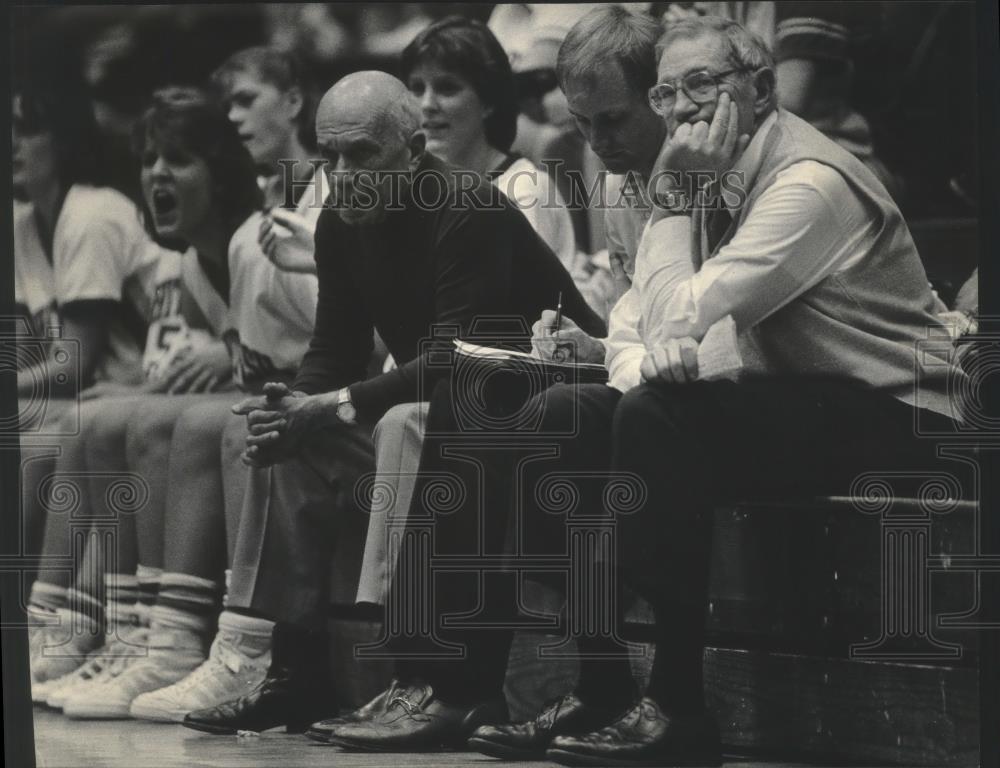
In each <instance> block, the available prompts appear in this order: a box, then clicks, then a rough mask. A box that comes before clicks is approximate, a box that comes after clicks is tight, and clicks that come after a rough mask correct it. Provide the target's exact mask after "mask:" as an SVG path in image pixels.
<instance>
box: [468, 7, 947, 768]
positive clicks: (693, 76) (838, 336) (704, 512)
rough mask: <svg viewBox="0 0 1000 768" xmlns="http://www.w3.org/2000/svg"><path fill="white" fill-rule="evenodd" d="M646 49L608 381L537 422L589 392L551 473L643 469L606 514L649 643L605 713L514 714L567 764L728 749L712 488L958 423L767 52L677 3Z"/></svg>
mask: <svg viewBox="0 0 1000 768" xmlns="http://www.w3.org/2000/svg"><path fill="white" fill-rule="evenodd" d="M571 34H572V33H571ZM657 52H658V62H659V63H658V67H657V83H656V84H655V85H654V86H653V87H652V88H651V89H650V90H649V102H650V105H651V106H652V108H653V110H654V111H655V112H656V113H658V114H659V115H661V116H662V118H663V121H664V124H665V126H666V130H667V136H668V138H667V141H666V142H665V143H664V145H663V148H662V150H661V151H660V153H659V157H658V158H657V160H656V162H655V164H654V167H653V170H652V173H651V174H650V177H649V182H650V190H651V193H652V198H653V201H654V203H655V205H654V209H653V213H652V216H651V217H650V221H649V224H648V225H647V226H646V228H645V231H644V233H643V236H642V240H641V243H640V245H639V249H638V254H637V256H636V260H635V271H634V275H633V277H632V284H631V288H630V289H629V290H628V292H627V293H626V294H625V295H624V296H623V297H622V299H621V300H620V301H619V302H618V304H617V305H616V306H615V308H614V310H613V311H612V314H611V318H610V334H609V337H608V339H607V340H606V341H605V346H606V348H607V357H606V363H607V367H608V370H609V373H610V384H611V386H610V387H608V388H605V389H604V390H603V391H602V390H601V388H600V387H599V386H596V385H587V386H584V387H581V388H578V389H577V390H576V391H575V392H573V393H564V394H567V396H566V397H560V396H559V395H558V394H554V393H553V390H550V391H549V392H548V393H546V397H547V400H548V402H547V406H546V408H547V411H546V417H545V418H546V421H545V423H544V424H543V429H545V428H548V427H552V426H553V425H554V424H555V422H557V421H558V420H559V418H561V417H563V418H566V417H567V414H568V413H571V411H572V409H571V408H569V407H568V406H567V407H566V408H563V410H564V411H565V413H562V414H560V413H559V410H560V408H559V407H558V406H559V405H560V404H562V405H566V404H567V403H572V402H576V403H577V404H579V405H581V406H582V405H586V407H587V412H586V416H585V418H582V419H581V420H580V422H579V430H578V432H576V433H575V434H574V435H573V439H572V441H568V442H567V443H566V446H565V447H564V450H563V451H562V453H561V454H560V457H559V458H558V459H555V461H557V462H560V463H559V464H558V471H566V472H569V471H572V470H575V469H579V468H580V467H579V466H577V465H576V464H573V463H572V462H573V461H574V460H576V461H578V462H581V461H583V458H581V457H589V459H588V466H589V467H590V468H593V457H594V456H597V455H602V456H605V457H607V458H606V459H605V460H606V461H607V462H608V463H607V464H605V466H608V465H610V470H611V475H612V476H615V475H616V473H628V475H629V476H631V477H641V478H643V480H644V482H645V488H644V494H643V495H642V500H641V503H640V504H639V505H638V508H637V509H636V510H634V511H633V512H632V513H631V514H628V515H623V516H621V518H620V519H619V520H618V521H617V544H618V553H617V562H618V564H619V567H620V569H621V572H622V574H623V575H624V577H625V579H626V580H627V582H628V583H630V584H631V586H632V587H633V588H634V589H635V590H636V591H637V592H638V593H639V594H641V595H642V596H643V597H645V598H646V599H647V600H648V601H649V602H650V604H651V605H652V607H653V609H654V612H655V618H656V622H655V629H654V633H655V634H654V639H655V647H656V657H655V662H654V664H653V668H652V672H651V676H650V680H649V684H648V687H647V689H646V691H645V694H644V695H643V696H642V697H641V698H640V699H639V700H638V701H637V702H635V703H634V705H633V706H632V707H630V708H628V709H627V710H626V711H625V712H624V713H623V714H622V715H621V716H620V717H618V718H617V719H616V720H614V722H612V723H611V724H609V725H607V726H605V727H603V728H601V729H599V730H596V731H593V732H590V733H586V734H581V733H573V732H567V730H568V729H567V730H562V731H561V735H554V732H555V733H560V731H558V730H555V731H554V729H552V728H551V727H548V726H547V725H546V724H547V723H549V722H550V721H551V722H558V721H559V714H560V713H559V712H558V711H555V712H554V713H549V715H548V716H547V719H546V720H545V722H544V723H543V722H542V719H541V718H540V719H539V720H538V721H536V723H535V724H534V725H533V727H532V728H531V729H529V730H530V731H531V733H532V734H534V733H535V732H538V731H541V730H547V731H548V733H549V735H550V737H551V738H550V739H548V747H547V750H546V751H545V755H546V757H548V758H549V759H551V760H554V761H556V762H560V763H563V764H566V765H718V764H719V763H720V762H721V757H720V746H719V736H718V731H717V728H716V725H715V723H714V721H713V719H712V717H711V716H710V715H709V714H708V713H707V712H706V710H705V706H704V697H703V682H702V670H701V664H702V653H703V650H704V644H705V635H704V625H705V618H704V610H705V604H706V602H707V593H708V574H709V564H710V553H711V536H712V514H711V511H712V507H713V505H715V504H717V503H722V502H732V501H738V500H740V499H745V498H746V497H748V496H752V497H762V496H764V495H765V494H767V495H768V496H769V497H773V495H774V494H778V495H779V497H780V496H784V497H788V496H789V495H790V494H823V493H827V494H843V493H846V492H848V491H849V488H850V484H851V481H852V480H853V479H854V478H855V477H857V476H858V475H859V474H860V473H862V472H865V471H869V470H873V469H878V470H890V471H891V470H893V469H907V470H913V469H915V468H918V467H924V466H930V465H932V463H933V462H934V461H935V459H934V457H933V446H929V445H927V444H926V442H925V443H920V442H919V441H918V440H917V439H915V438H914V424H920V425H921V426H922V427H924V428H929V429H930V430H932V431H933V432H934V433H937V431H938V430H941V431H942V432H947V431H954V430H956V429H960V428H961V404H960V403H953V402H952V401H951V398H950V396H949V391H962V377H963V374H962V373H961V371H959V370H958V369H957V368H956V367H955V366H954V365H953V364H952V363H951V362H950V361H949V360H945V359H942V358H937V357H933V356H931V355H929V354H928V353H927V351H926V349H921V350H918V344H919V342H920V341H921V340H922V339H927V337H928V334H929V333H940V334H944V329H943V328H942V326H941V325H940V323H939V322H938V320H937V319H936V317H935V315H934V310H935V301H934V297H933V295H932V293H931V291H930V289H929V287H928V284H927V277H926V275H925V273H924V270H923V267H922V265H921V263H920V259H919V257H918V255H917V252H916V249H915V247H914V245H913V241H912V239H911V237H910V234H909V232H908V230H907V228H906V224H905V223H904V221H903V219H902V217H901V215H900V213H899V210H898V209H897V208H896V206H895V204H894V203H893V202H892V199H891V198H890V197H889V195H888V193H887V192H886V191H885V188H884V187H883V186H882V185H881V183H880V182H879V181H878V180H877V178H876V177H875V176H874V175H873V174H872V172H871V171H870V170H869V169H868V168H867V167H865V166H864V165H863V164H862V163H861V162H860V161H859V160H858V159H857V158H855V157H853V156H851V155H850V154H849V153H847V152H846V151H844V150H843V149H841V148H840V147H838V146H837V145H836V144H834V143H833V142H832V141H830V140H829V139H827V138H825V137H824V136H823V135H822V134H821V133H819V132H818V131H817V130H816V129H814V128H813V127H811V126H810V125H808V124H807V123H805V122H804V121H802V120H800V119H799V118H797V117H795V116H794V115H791V114H790V113H787V112H785V111H784V110H782V109H780V108H778V107H777V105H776V97H775V74H774V65H773V61H772V58H771V54H770V52H769V51H768V49H767V47H766V45H765V44H764V43H763V42H762V41H761V40H760V39H759V38H758V37H756V36H755V35H753V34H751V33H749V32H747V31H746V30H745V29H743V28H742V27H741V26H739V25H738V24H736V23H734V22H731V21H728V20H725V19H721V18H715V17H703V18H697V19H690V20H685V21H682V22H678V23H676V24H673V25H671V26H670V27H669V28H668V30H667V31H666V33H665V34H664V35H663V37H662V38H661V39H660V42H659V43H658V45H657ZM727 326H728V327H734V328H735V331H736V334H735V337H733V336H730V337H729V338H730V339H735V340H734V346H735V348H736V349H737V350H738V353H739V354H738V358H739V359H740V365H741V369H740V370H739V372H738V374H736V375H734V376H729V377H727V378H713V377H712V376H707V375H706V374H708V370H707V366H702V365H701V363H702V361H703V360H707V355H705V354H704V353H706V352H707V351H708V350H707V348H708V347H709V346H711V344H710V342H709V340H708V337H709V336H711V337H712V338H713V339H718V338H726V337H725V334H723V335H722V336H720V335H719V334H717V333H716V334H713V333H712V332H711V329H714V328H725V327H727ZM706 379H709V380H706ZM949 380H950V383H951V389H950V388H949ZM547 470H548V471H550V472H551V471H552V467H551V466H550V467H548V468H547ZM571 482H572V481H571ZM581 490H583V489H582V488H581ZM529 495H530V494H529ZM582 496H583V494H581V498H582ZM581 503H583V501H581ZM587 503H593V504H599V503H600V500H597V501H591V502H587ZM530 511H531V510H529V512H530ZM599 512H600V510H598V513H599ZM529 517H530V515H527V514H526V515H525V519H526V520H527V519H528V518H529ZM538 517H539V518H541V517H544V515H538ZM569 609H572V606H569ZM522 730H523V729H522ZM553 731H554V732H553ZM525 733H526V732H525ZM519 735H521V731H516V730H514V727H512V726H497V727H493V728H492V729H485V728H481V729H480V730H479V731H477V733H476V734H475V736H474V737H473V739H472V740H471V741H470V745H472V746H474V747H475V748H478V749H481V750H482V751H484V752H487V753H489V754H494V755H498V756H504V752H505V751H506V753H507V755H508V756H514V753H513V750H512V749H510V747H511V746H514V742H515V741H516V739H514V737H515V736H519ZM521 740H522V741H525V742H526V741H527V739H526V738H522V739H521ZM501 747H502V748H501Z"/></svg>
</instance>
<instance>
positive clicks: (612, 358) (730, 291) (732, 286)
mask: <svg viewBox="0 0 1000 768" xmlns="http://www.w3.org/2000/svg"><path fill="white" fill-rule="evenodd" d="M775 120H776V114H774V113H772V114H771V115H770V116H769V117H768V118H767V119H766V120H765V121H764V123H763V124H762V125H761V127H760V128H759V129H758V131H757V133H756V134H755V135H754V138H753V139H752V140H751V142H750V145H749V146H748V147H747V149H746V151H745V152H744V153H743V155H742V156H741V157H740V159H739V161H738V162H737V164H736V166H735V167H734V170H735V171H738V172H739V171H743V172H744V173H746V175H747V176H751V173H749V172H750V171H752V170H754V169H756V168H757V167H759V165H760V163H761V160H762V151H763V147H764V142H765V138H766V136H767V134H768V132H769V130H770V129H771V128H772V127H773V125H774V123H775ZM737 217H738V210H737V211H733V218H734V219H736V218H737ZM691 227H692V219H691V217H690V216H682V215H675V216H668V217H667V218H664V219H661V220H660V221H658V222H656V223H655V224H653V225H652V226H647V227H646V230H645V232H644V233H643V237H642V241H641V242H640V245H639V252H638V254H637V256H636V266H635V275H634V276H633V281H632V287H631V289H630V290H629V291H628V292H627V293H626V294H625V295H624V296H623V297H622V299H621V300H620V301H619V302H618V303H617V304H616V305H615V307H614V309H613V310H612V312H611V317H610V319H609V333H608V339H607V343H606V349H607V355H606V359H605V360H606V365H607V368H608V371H609V375H610V381H609V383H610V385H611V386H613V387H615V388H616V389H618V390H620V391H622V392H625V391H628V390H629V389H631V388H632V387H634V386H637V385H638V384H640V383H641V381H642V379H641V376H640V373H639V369H640V365H641V364H642V360H643V358H644V357H645V356H646V352H647V350H648V349H649V348H651V347H652V346H653V345H655V344H656V343H659V342H661V341H662V340H664V339H668V338H683V337H686V336H690V337H692V338H694V339H696V340H698V341H700V340H701V339H702V337H703V336H704V335H705V332H706V331H707V330H708V329H709V328H710V327H711V326H712V325H713V324H714V323H715V322H716V321H718V320H721V319H722V318H724V317H726V316H727V315H732V317H733V319H734V320H735V321H736V327H737V331H738V332H740V333H742V332H743V331H745V330H747V329H749V328H752V327H753V326H754V325H756V324H757V323H759V322H760V321H761V320H763V319H765V318H766V317H767V316H769V315H770V314H772V313H773V312H775V311H777V310H778V309H780V308H781V307H783V306H785V305H786V304H787V303H788V302H790V301H792V300H793V299H795V298H796V297H798V296H800V295H801V294H802V293H804V292H805V291H807V290H809V288H811V287H812V286H814V285H816V284H817V283H818V282H820V281H821V280H822V279H824V278H825V277H827V276H829V275H831V274H833V273H835V272H838V271H841V270H846V269H849V268H850V267H851V266H852V265H854V264H855V263H857V261H858V260H859V259H861V258H863V257H864V255H865V254H866V252H867V251H868V249H869V248H870V246H871V243H872V242H873V239H874V237H875V234H876V232H875V218H874V215H873V214H872V213H870V212H868V211H867V210H866V209H865V207H864V205H863V204H862V202H861V200H860V199H859V198H858V196H857V195H856V194H855V193H854V192H852V190H851V188H850V186H849V185H848V183H847V181H846V180H845V179H844V178H843V176H841V174H840V173H838V172H837V171H835V170H834V169H833V168H831V167H829V166H826V165H824V164H822V163H818V162H814V161H802V162H798V163H794V164H792V165H790V166H789V167H788V168H786V169H785V170H783V171H782V172H780V173H779V174H778V175H777V176H776V178H775V181H774V182H773V183H772V184H771V185H770V186H769V187H768V188H767V189H766V190H765V191H764V192H762V193H761V195H760V197H759V198H758V199H757V202H756V204H755V205H754V207H753V209H752V210H751V211H750V212H749V213H748V215H747V217H746V219H745V220H744V221H743V223H742V224H741V225H740V226H739V228H738V229H737V230H736V233H735V234H734V236H733V238H732V239H731V240H730V241H729V243H727V244H726V245H725V246H723V247H722V248H721V249H720V250H719V252H718V253H717V254H716V255H715V256H714V257H713V258H711V259H709V260H708V261H706V262H705V264H703V265H702V267H701V269H700V270H698V271H697V272H696V271H695V268H694V260H695V259H696V258H698V257H699V254H696V253H693V252H692V248H693V243H694V242H695V241H694V239H693V238H692V232H691Z"/></svg>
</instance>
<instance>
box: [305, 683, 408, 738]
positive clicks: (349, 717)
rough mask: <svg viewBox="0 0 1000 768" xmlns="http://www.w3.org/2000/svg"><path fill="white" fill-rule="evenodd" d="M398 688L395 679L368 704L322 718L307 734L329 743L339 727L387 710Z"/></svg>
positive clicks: (368, 718) (367, 718)
mask: <svg viewBox="0 0 1000 768" xmlns="http://www.w3.org/2000/svg"><path fill="white" fill-rule="evenodd" d="M398 690H399V680H396V679H393V680H392V682H391V683H389V687H388V688H386V689H385V690H384V691H382V692H381V693H380V694H379V695H378V696H376V697H375V698H374V699H372V700H371V701H369V702H368V703H367V704H365V705H363V706H361V707H358V708H357V709H355V710H353V711H351V712H347V713H345V714H343V715H337V717H331V718H329V719H328V720H320V721H319V722H317V723H313V724H312V725H310V726H309V729H308V730H307V731H306V736H308V737H309V738H310V739H312V740H313V741H321V742H323V743H324V744H329V743H330V737H331V736H332V735H333V732H334V731H335V730H336V729H337V727H339V726H341V725H346V724H347V723H356V722H359V721H361V720H370V719H371V718H373V717H375V716H376V715H380V714H382V713H383V712H385V710H386V707H387V706H388V705H389V701H390V700H391V699H392V697H393V696H395V695H396V692H397V691H398Z"/></svg>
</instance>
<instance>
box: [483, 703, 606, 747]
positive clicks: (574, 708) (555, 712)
mask: <svg viewBox="0 0 1000 768" xmlns="http://www.w3.org/2000/svg"><path fill="white" fill-rule="evenodd" d="M620 712H621V709H604V708H598V707H593V706H590V705H588V704H585V703H584V702H583V701H581V700H580V697H579V696H577V695H576V694H575V693H567V694H566V695H565V696H563V697H561V698H559V699H554V700H553V701H550V702H548V703H547V704H546V705H545V706H544V707H543V708H542V711H541V712H540V713H539V714H538V716H537V717H536V718H535V719H534V720H530V721H528V722H526V723H510V724H508V725H483V726H480V727H479V728H477V729H476V731H475V733H473V734H472V736H471V737H470V738H469V741H468V745H469V749H474V750H475V751H476V752H482V753H483V754H484V755H489V756H490V757H500V758H503V759H505V760H540V759H542V758H543V757H545V750H546V748H547V747H548V746H549V743H550V742H551V741H552V739H553V738H554V737H556V736H561V735H563V734H570V733H588V732H590V731H593V730H595V729H597V728H600V727H601V726H602V725H605V724H606V723H608V722H610V721H611V720H613V719H614V717H615V715H617V714H619V713H620Z"/></svg>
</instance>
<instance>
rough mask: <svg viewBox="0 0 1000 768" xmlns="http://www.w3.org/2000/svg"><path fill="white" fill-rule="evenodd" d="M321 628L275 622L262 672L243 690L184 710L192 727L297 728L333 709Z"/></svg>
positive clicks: (213, 730)
mask: <svg viewBox="0 0 1000 768" xmlns="http://www.w3.org/2000/svg"><path fill="white" fill-rule="evenodd" d="M327 648H328V645H327V638H326V636H325V634H323V633H321V632H317V631H315V630H308V629H304V628H301V627H296V626H293V625H290V624H281V623H279V624H276V625H275V627H274V632H273V641H272V648H271V666H270V668H269V669H268V671H267V676H266V677H265V678H264V680H263V682H261V683H260V684H259V685H258V686H257V687H256V688H254V689H253V690H252V691H250V692H249V693H247V694H245V695H244V696H240V697H239V698H237V699H233V700H232V701H227V702H225V703H224V704H220V705H218V706H217V707H211V708H208V709H198V710H195V711H194V712H189V713H188V714H187V715H185V716H184V721H183V725H185V726H186V727H188V728H193V729H194V730H196V731H203V732H205V733H214V734H233V733H237V732H238V731H257V732H260V731H266V730H269V729H271V728H277V727H278V726H281V725H283V726H285V730H286V732H288V733H302V731H304V730H305V729H306V728H307V727H308V726H309V724H310V723H312V722H313V721H315V720H316V719H317V718H321V717H324V716H326V715H330V714H332V713H334V712H336V711H337V707H336V705H335V704H334V703H333V702H334V697H333V695H332V691H331V689H330V687H329V684H328V682H327V681H328V680H329V671H328V670H329V652H328V650H327Z"/></svg>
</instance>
